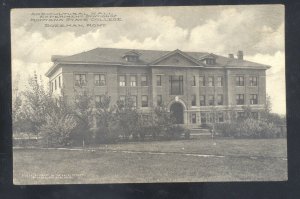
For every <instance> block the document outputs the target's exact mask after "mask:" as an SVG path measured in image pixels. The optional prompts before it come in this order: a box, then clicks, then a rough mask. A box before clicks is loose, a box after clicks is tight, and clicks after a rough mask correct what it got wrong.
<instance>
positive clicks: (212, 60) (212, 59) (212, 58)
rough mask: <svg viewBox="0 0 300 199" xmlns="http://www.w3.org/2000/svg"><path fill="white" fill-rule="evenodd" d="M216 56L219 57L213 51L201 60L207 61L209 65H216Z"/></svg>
mask: <svg viewBox="0 0 300 199" xmlns="http://www.w3.org/2000/svg"><path fill="white" fill-rule="evenodd" d="M216 58H217V56H216V55H214V54H212V53H211V54H208V55H205V56H203V57H201V58H200V61H202V62H203V63H205V64H207V65H214V64H216Z"/></svg>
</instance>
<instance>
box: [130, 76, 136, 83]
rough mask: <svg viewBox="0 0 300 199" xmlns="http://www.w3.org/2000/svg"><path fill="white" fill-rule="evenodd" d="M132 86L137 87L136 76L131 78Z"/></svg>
mask: <svg viewBox="0 0 300 199" xmlns="http://www.w3.org/2000/svg"><path fill="white" fill-rule="evenodd" d="M130 86H136V76H135V75H131V76H130Z"/></svg>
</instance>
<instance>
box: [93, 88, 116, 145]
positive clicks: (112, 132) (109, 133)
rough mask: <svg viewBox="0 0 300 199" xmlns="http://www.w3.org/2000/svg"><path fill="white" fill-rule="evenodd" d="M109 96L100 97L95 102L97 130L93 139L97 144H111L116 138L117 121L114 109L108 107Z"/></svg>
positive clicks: (113, 107)
mask: <svg viewBox="0 0 300 199" xmlns="http://www.w3.org/2000/svg"><path fill="white" fill-rule="evenodd" d="M110 102H111V99H110V96H108V95H107V93H106V94H105V95H102V98H101V100H100V101H98V102H97V101H96V102H95V109H96V114H97V117H96V121H97V129H96V131H95V139H96V141H97V142H100V143H103V142H113V141H114V140H115V139H116V138H117V137H118V133H119V132H118V127H117V126H118V125H117V124H118V121H117V117H116V113H115V111H116V107H115V106H110Z"/></svg>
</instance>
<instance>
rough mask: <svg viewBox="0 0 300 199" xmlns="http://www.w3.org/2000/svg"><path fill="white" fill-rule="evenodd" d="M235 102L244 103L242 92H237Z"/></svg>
mask: <svg viewBox="0 0 300 199" xmlns="http://www.w3.org/2000/svg"><path fill="white" fill-rule="evenodd" d="M236 104H237V105H242V104H244V94H237V95H236Z"/></svg>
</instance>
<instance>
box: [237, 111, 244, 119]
mask: <svg viewBox="0 0 300 199" xmlns="http://www.w3.org/2000/svg"><path fill="white" fill-rule="evenodd" d="M244 117H245V113H244V112H237V119H239V120H240V119H243V118H244Z"/></svg>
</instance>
